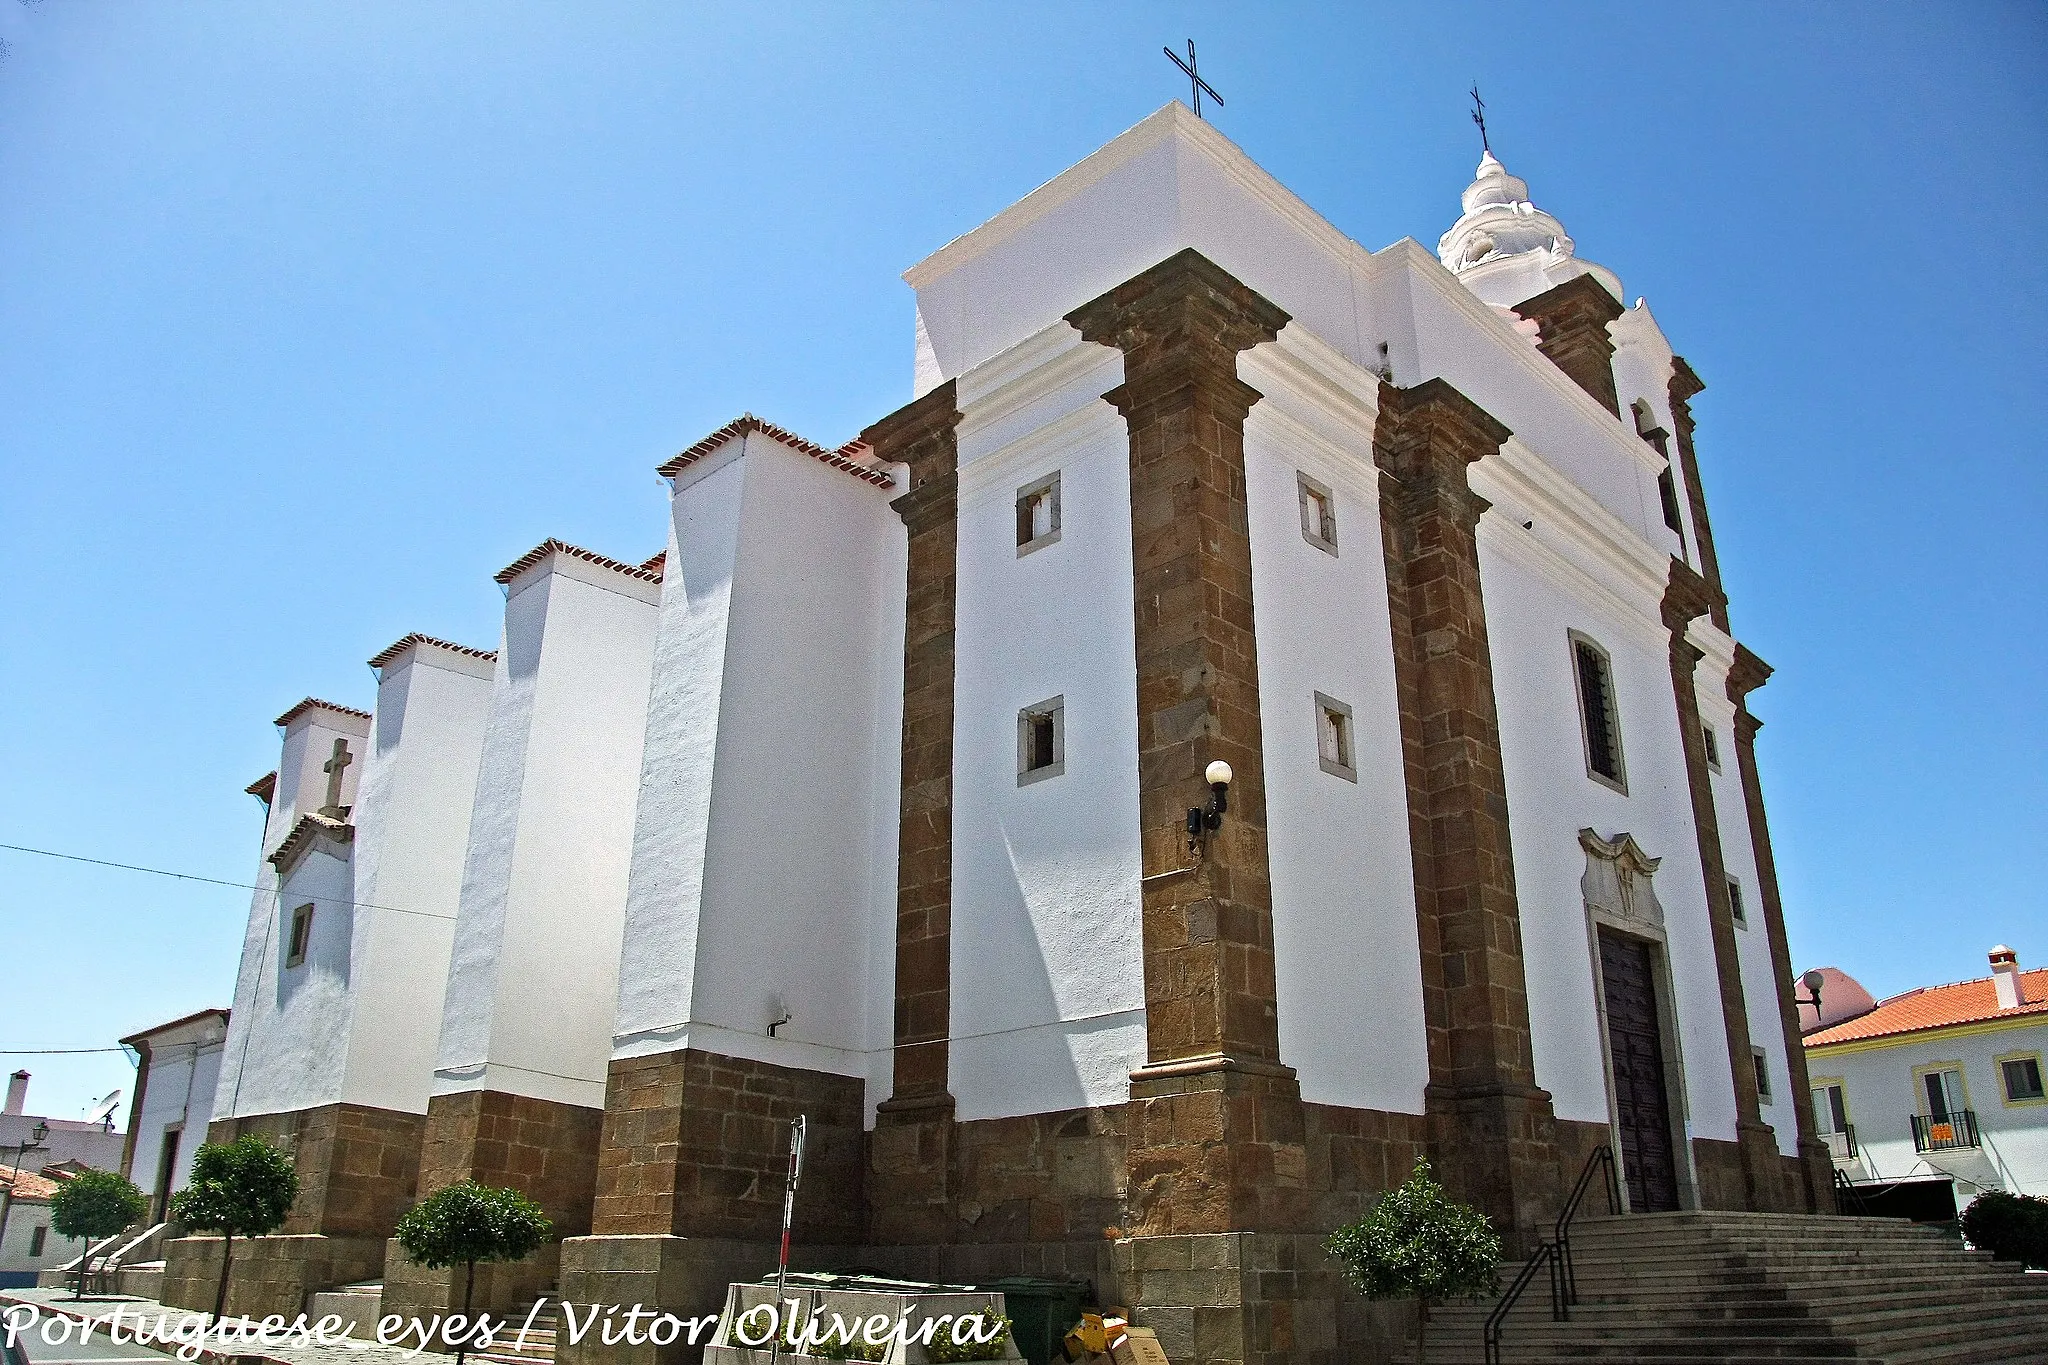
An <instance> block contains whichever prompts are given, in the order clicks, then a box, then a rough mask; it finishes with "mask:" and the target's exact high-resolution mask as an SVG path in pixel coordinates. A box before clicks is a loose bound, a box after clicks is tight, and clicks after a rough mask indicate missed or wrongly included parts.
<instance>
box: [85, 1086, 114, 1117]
mask: <svg viewBox="0 0 2048 1365" xmlns="http://www.w3.org/2000/svg"><path fill="white" fill-rule="evenodd" d="M120 1107H121V1092H120V1091H118V1090H116V1091H115V1092H114V1093H113V1094H111V1095H109V1096H107V1097H106V1098H105V1099H103V1100H101V1101H100V1102H99V1103H97V1104H95V1105H94V1106H93V1107H92V1112H91V1113H90V1114H88V1115H86V1119H85V1121H86V1122H87V1123H111V1122H112V1121H113V1118H114V1111H115V1110H116V1109H119V1108H120Z"/></svg>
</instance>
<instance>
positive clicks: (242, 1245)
mask: <svg viewBox="0 0 2048 1365" xmlns="http://www.w3.org/2000/svg"><path fill="white" fill-rule="evenodd" d="M221 1246H222V1239H221V1238H219V1237H179V1238H176V1239H174V1240H172V1241H170V1242H167V1243H165V1244H164V1278H163V1302H164V1303H165V1304H166V1305H168V1306H170V1307H173V1308H184V1309H190V1310H192V1311H194V1312H201V1313H210V1312H212V1311H213V1296H214V1292H215V1289H216V1288H217V1287H218V1285H219V1283H220V1260H221ZM383 1267H384V1241H383V1239H382V1238H379V1237H322V1236H318V1235H311V1234H297V1235H289V1234H287V1235H279V1236H274V1237H252V1238H248V1239H243V1238H239V1237H238V1238H236V1239H235V1246H234V1254H233V1258H232V1261H231V1263H230V1267H229V1272H228V1301H227V1311H228V1313H229V1315H230V1316H234V1315H240V1314H246V1315H248V1316H249V1317H252V1318H263V1317H268V1316H270V1315H271V1314H273V1313H281V1314H283V1315H284V1316H285V1317H286V1318H287V1319H290V1318H294V1317H297V1316H298V1315H299V1314H300V1313H301V1312H303V1311H305V1307H306V1298H307V1296H308V1295H310V1294H314V1293H318V1292H319V1291H320V1290H323V1289H329V1288H332V1287H333V1286H335V1285H338V1284H350V1283H353V1282H355V1281H359V1280H374V1279H376V1278H377V1275H378V1273H379V1272H380V1271H382V1269H383Z"/></svg>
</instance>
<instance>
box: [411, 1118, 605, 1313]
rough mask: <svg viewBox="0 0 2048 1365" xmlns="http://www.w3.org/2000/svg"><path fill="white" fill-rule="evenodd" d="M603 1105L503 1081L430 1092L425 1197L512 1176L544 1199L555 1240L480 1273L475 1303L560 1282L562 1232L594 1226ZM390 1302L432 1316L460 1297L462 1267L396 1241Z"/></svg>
mask: <svg viewBox="0 0 2048 1365" xmlns="http://www.w3.org/2000/svg"><path fill="white" fill-rule="evenodd" d="M603 1120H604V1113H603V1111H602V1110H599V1109H591V1108H587V1107H585V1106H583V1105H580V1104H563V1103H560V1102H559V1101H555V1100H541V1099H535V1098H533V1097H532V1096H530V1095H512V1094H507V1093H506V1092H504V1091H501V1090H465V1091H461V1092H459V1093H457V1094H452V1095H436V1096H434V1097H433V1098H432V1099H430V1100H428V1101H427V1121H426V1135H425V1141H424V1142H423V1143H422V1144H421V1148H420V1177H419V1189H420V1194H421V1196H422V1197H424V1196H426V1195H430V1194H432V1193H434V1192H435V1191H436V1190H441V1189H446V1188H447V1187H448V1186H450V1185H457V1184H460V1183H461V1182H463V1181H465V1180H475V1181H478V1182H480V1183H482V1184H485V1185H506V1186H510V1187H511V1188H513V1189H515V1190H518V1191H519V1192H520V1193H521V1194H524V1195H525V1196H526V1197H527V1198H529V1199H531V1200H533V1201H534V1202H535V1203H537V1204H539V1205H540V1206H541V1209H542V1210H543V1211H544V1212H545V1213H546V1214H547V1216H548V1220H549V1221H550V1222H552V1223H553V1224H554V1240H551V1241H550V1242H549V1243H548V1244H547V1245H546V1246H544V1247H542V1248H541V1249H540V1250H539V1251H537V1252H535V1253H534V1254H533V1255H532V1256H530V1257H528V1258H527V1259H526V1260H523V1261H516V1262H510V1263H507V1264H503V1265H498V1266H493V1267H492V1268H491V1270H490V1272H489V1273H488V1274H484V1273H479V1274H478V1276H477V1292H476V1297H475V1299H474V1301H473V1303H472V1307H473V1308H475V1309H477V1310H489V1311H491V1312H502V1311H504V1310H506V1309H509V1308H512V1307H515V1306H516V1305H517V1304H519V1303H520V1302H521V1301H523V1300H525V1299H529V1298H532V1297H533V1296H534V1295H535V1294H537V1293H539V1292H540V1291H541V1290H542V1289H544V1288H546V1287H547V1286H548V1285H550V1284H552V1283H554V1281H555V1276H556V1268H557V1265H558V1263H559V1259H560V1254H561V1248H560V1245H559V1243H560V1239H562V1238H566V1237H581V1236H583V1235H584V1234H585V1233H588V1232H589V1231H590V1209H591V1203H592V1199H593V1197H594V1195H595V1193H596V1188H597V1150H598V1135H599V1132H600V1131H601V1126H602V1123H603ZM385 1271H386V1274H385V1288H384V1302H383V1309H382V1311H383V1312H385V1313H387V1314H394V1313H395V1314H397V1315H399V1316H400V1317H410V1318H431V1317H432V1316H433V1315H434V1314H435V1313H445V1312H447V1311H449V1309H450V1308H456V1309H459V1308H460V1307H461V1304H462V1278H463V1277H462V1273H461V1271H459V1270H428V1269H426V1268H425V1267H422V1266H415V1265H412V1264H410V1263H409V1262H408V1261H407V1260H406V1259H405V1253H404V1252H403V1251H401V1250H400V1249H399V1247H398V1243H397V1242H396V1241H393V1242H392V1243H391V1245H390V1249H389V1253H388V1255H387V1257H386V1260H385Z"/></svg>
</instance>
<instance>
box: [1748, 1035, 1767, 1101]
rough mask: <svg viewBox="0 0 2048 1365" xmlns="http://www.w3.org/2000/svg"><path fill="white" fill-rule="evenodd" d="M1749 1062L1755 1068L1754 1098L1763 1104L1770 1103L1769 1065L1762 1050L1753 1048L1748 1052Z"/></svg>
mask: <svg viewBox="0 0 2048 1365" xmlns="http://www.w3.org/2000/svg"><path fill="white" fill-rule="evenodd" d="M1749 1058H1750V1061H1751V1062H1752V1063H1753V1064H1754V1065H1755V1067H1756V1097H1757V1098H1758V1099H1759V1100H1761V1101H1763V1102H1764V1103H1765V1104H1769V1103H1770V1102H1771V1064H1770V1061H1769V1059H1768V1058H1766V1057H1765V1056H1764V1050H1763V1049H1762V1048H1760V1047H1753V1048H1751V1049H1750V1050H1749Z"/></svg>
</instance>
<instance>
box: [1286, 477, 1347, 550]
mask: <svg viewBox="0 0 2048 1365" xmlns="http://www.w3.org/2000/svg"><path fill="white" fill-rule="evenodd" d="M1294 486H1295V491H1296V492H1297V493H1298V494H1299V496H1300V498H1301V535H1302V539H1304V540H1306V541H1307V542H1308V543H1309V544H1311V545H1313V546H1315V547H1316V548H1317V549H1318V550H1324V551H1327V552H1329V553H1330V554H1335V553H1337V495H1336V494H1334V493H1332V492H1331V491H1330V489H1329V487H1328V485H1326V484H1321V483H1318V482H1316V481H1315V480H1314V479H1311V478H1310V477H1309V476H1308V475H1306V474H1303V473H1301V472H1300V471H1299V470H1297V471H1296V472H1295V475H1294Z"/></svg>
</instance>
